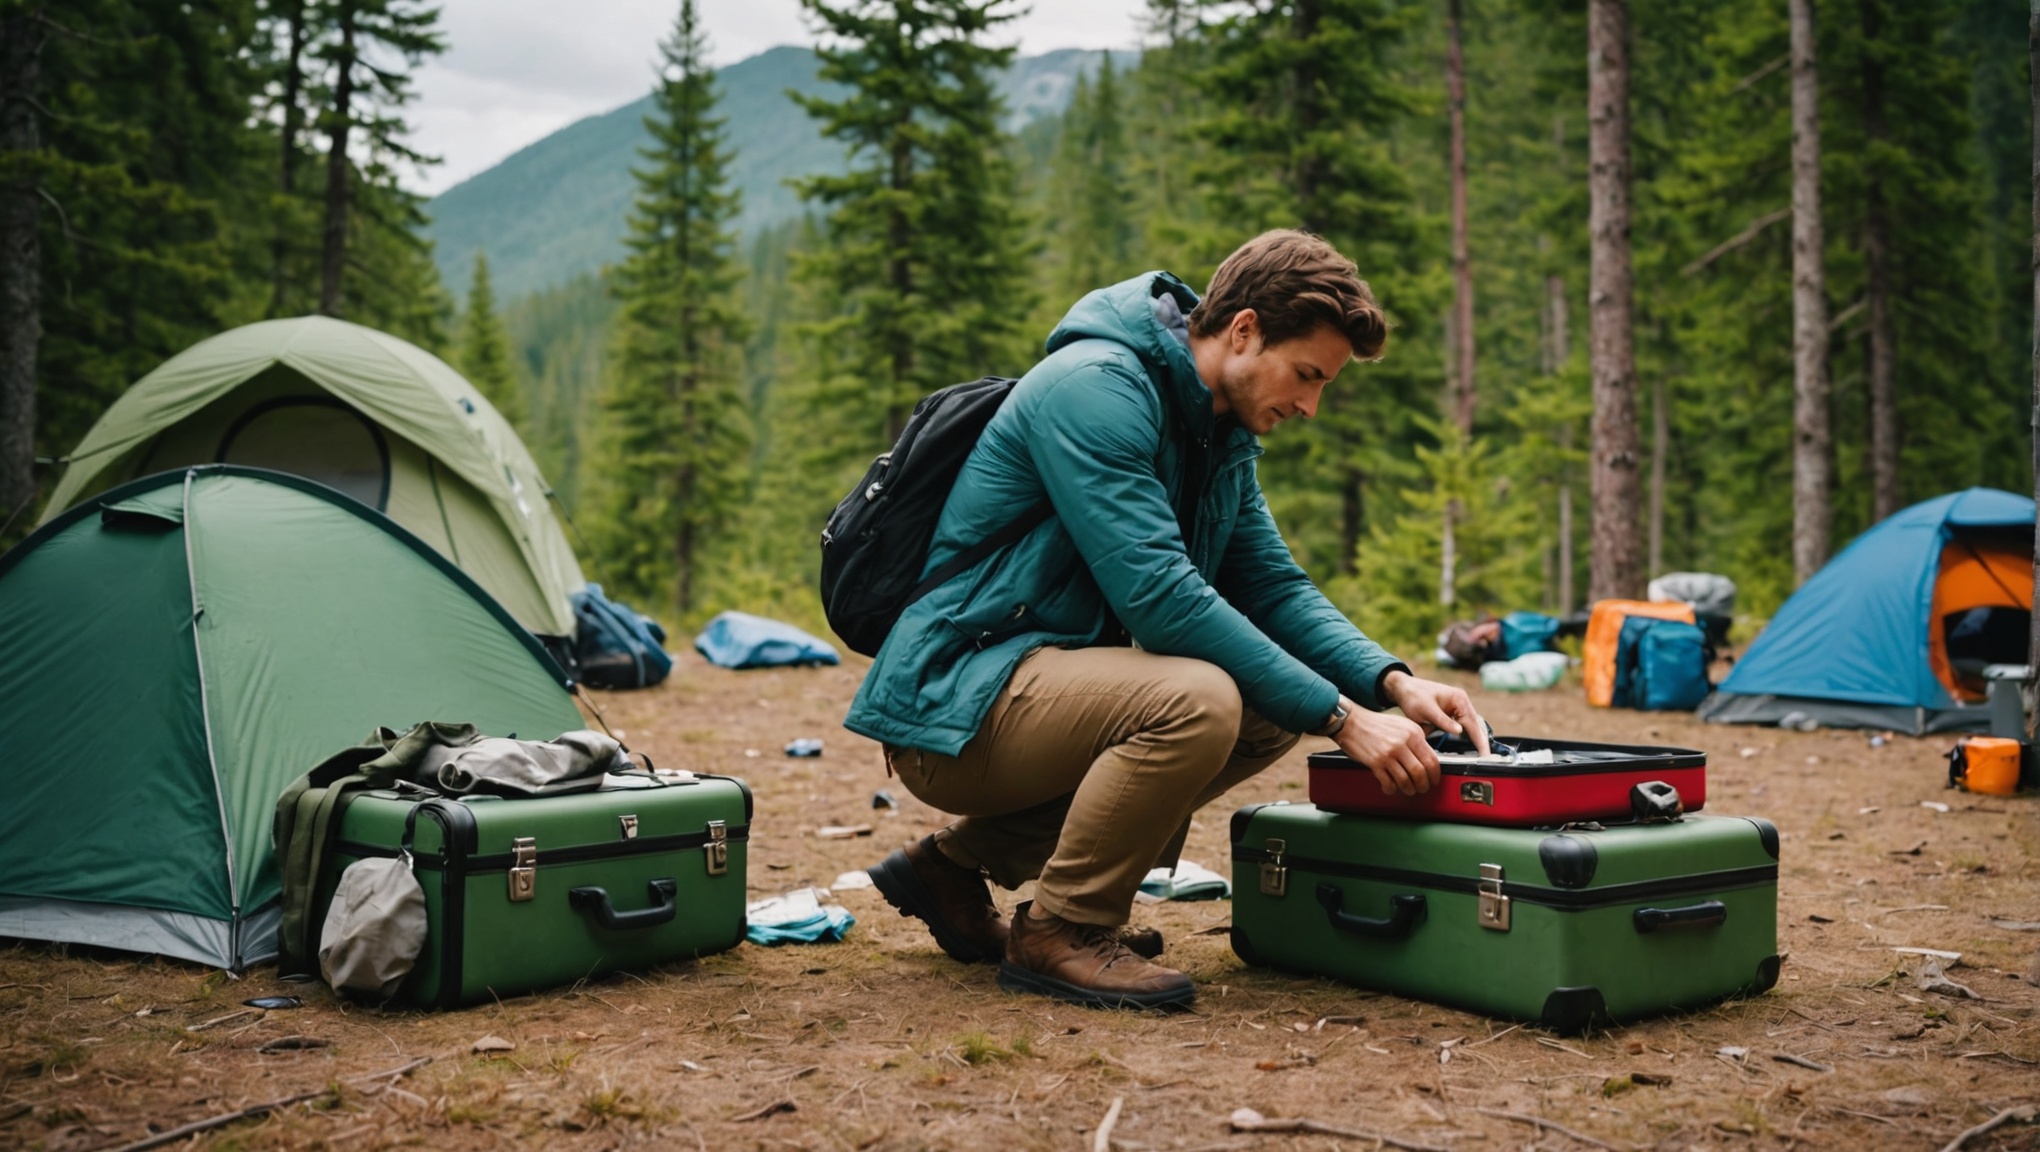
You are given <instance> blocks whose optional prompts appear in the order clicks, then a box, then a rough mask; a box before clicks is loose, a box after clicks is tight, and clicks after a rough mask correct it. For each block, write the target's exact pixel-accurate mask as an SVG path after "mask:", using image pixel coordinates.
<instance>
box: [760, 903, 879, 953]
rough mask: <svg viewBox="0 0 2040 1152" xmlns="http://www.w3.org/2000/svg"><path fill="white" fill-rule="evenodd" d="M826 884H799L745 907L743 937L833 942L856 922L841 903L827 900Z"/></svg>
mask: <svg viewBox="0 0 2040 1152" xmlns="http://www.w3.org/2000/svg"><path fill="white" fill-rule="evenodd" d="M825 895H827V889H823V888H796V889H794V890H793V891H791V892H788V893H787V894H786V895H784V896H770V897H767V898H766V899H763V900H755V901H753V902H751V903H750V904H748V905H746V906H745V908H744V920H745V923H746V924H747V925H748V927H747V928H746V929H745V931H744V938H745V939H747V940H749V941H750V942H751V943H753V944H763V945H765V946H766V947H768V948H770V947H777V946H778V945H781V944H833V943H835V942H836V941H838V940H841V939H842V938H843V937H844V936H845V935H846V934H848V933H849V931H850V929H851V927H852V926H853V925H855V924H856V923H857V918H856V917H855V916H852V915H850V910H849V909H848V908H845V907H843V906H842V905H840V904H824V903H822V897H823V896H825Z"/></svg>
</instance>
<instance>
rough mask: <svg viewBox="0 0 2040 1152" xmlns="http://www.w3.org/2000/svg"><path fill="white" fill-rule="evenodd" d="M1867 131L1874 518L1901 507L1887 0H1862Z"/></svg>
mask: <svg viewBox="0 0 2040 1152" xmlns="http://www.w3.org/2000/svg"><path fill="white" fill-rule="evenodd" d="M1861 4H1862V7H1861V12H1862V17H1863V136H1864V138H1865V139H1866V140H1867V141H1868V142H1869V144H1870V145H1871V148H1872V152H1871V160H1870V163H1868V164H1866V165H1865V166H1864V170H1863V178H1864V188H1863V196H1864V201H1865V203H1864V211H1863V263H1864V274H1865V278H1866V279H1867V280H1868V281H1869V283H1868V284H1867V286H1866V291H1867V294H1868V297H1869V313H1870V364H1869V368H1870V506H1871V512H1872V515H1873V517H1874V518H1875V519H1877V520H1882V519H1884V518H1885V517H1886V516H1889V515H1891V514H1892V513H1893V512H1896V511H1898V508H1899V502H1900V499H1901V497H1900V495H1899V492H1900V489H1899V482H1898V380H1897V356H1898V333H1897V332H1896V330H1895V329H1894V327H1893V324H1892V319H1891V217H1890V215H1889V210H1888V209H1887V208H1886V206H1885V202H1884V166H1883V165H1882V164H1881V163H1879V162H1878V160H1877V159H1876V154H1875V151H1874V149H1875V148H1876V146H1877V145H1879V144H1882V143H1884V142H1885V140H1886V138H1887V136H1888V134H1889V130H1888V128H1887V127H1886V124H1885V120H1884V60H1883V58H1882V57H1881V56H1880V55H1879V53H1880V52H1882V51H1883V43H1882V41H1881V39H1880V34H1881V33H1882V31H1883V23H1884V12H1883V5H1884V0H1861Z"/></svg>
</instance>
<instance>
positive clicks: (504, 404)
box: [460, 252, 530, 433]
mask: <svg viewBox="0 0 2040 1152" xmlns="http://www.w3.org/2000/svg"><path fill="white" fill-rule="evenodd" d="M460 371H461V375H463V376H466V377H467V378H468V382H469V383H471V384H473V385H474V386H475V387H476V388H477V389H480V391H481V393H482V395H483V396H485V397H487V398H488V401H489V403H490V404H493V405H495V407H496V411H498V412H500V413H502V414H503V419H505V420H508V421H509V422H510V426H511V427H512V428H515V429H517V430H518V431H519V432H520V433H522V432H523V431H525V430H526V429H527V428H528V427H529V426H530V420H529V418H528V417H527V416H526V414H525V410H524V389H523V388H522V387H521V386H520V385H519V384H518V381H517V377H516V375H515V374H514V373H512V371H511V368H510V338H509V337H508V336H507V335H505V334H504V332H503V319H502V317H500V316H498V315H497V314H496V289H495V286H494V285H492V284H491V283H490V282H489V258H488V257H487V256H485V255H483V254H481V253H479V252H477V253H476V254H475V276H474V280H473V281H472V282H471V283H470V285H469V287H468V298H467V311H466V312H465V313H463V314H462V316H461V318H460Z"/></svg>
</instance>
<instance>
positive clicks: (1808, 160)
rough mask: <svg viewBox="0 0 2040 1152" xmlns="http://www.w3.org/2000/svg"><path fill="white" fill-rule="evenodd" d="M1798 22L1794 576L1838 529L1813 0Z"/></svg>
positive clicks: (1803, 4)
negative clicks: (1835, 522) (1834, 502)
mask: <svg viewBox="0 0 2040 1152" xmlns="http://www.w3.org/2000/svg"><path fill="white" fill-rule="evenodd" d="M1787 4H1788V6H1789V9H1790V12H1791V22H1792V575H1793V584H1794V586H1795V587H1796V586H1798V585H1802V584H1805V583H1806V582H1807V581H1808V580H1810V579H1812V578H1813V574H1814V573H1815V572H1818V571H1820V568H1821V565H1823V564H1825V563H1827V548H1828V536H1829V532H1830V529H1831V526H1832V522H1833V516H1834V510H1833V505H1832V489H1833V486H1834V475H1833V471H1834V468H1833V464H1832V462H1831V461H1832V456H1833V447H1834V445H1833V430H1832V425H1831V419H1830V415H1829V412H1828V408H1829V404H1828V363H1827V359H1828V358H1827V342H1828V323H1827V273H1826V269H1825V267H1824V264H1823V261H1822V255H1823V253H1822V243H1823V242H1822V238H1821V218H1820V76H1819V72H1818V70H1817V68H1816V66H1815V61H1814V16H1813V0H1787Z"/></svg>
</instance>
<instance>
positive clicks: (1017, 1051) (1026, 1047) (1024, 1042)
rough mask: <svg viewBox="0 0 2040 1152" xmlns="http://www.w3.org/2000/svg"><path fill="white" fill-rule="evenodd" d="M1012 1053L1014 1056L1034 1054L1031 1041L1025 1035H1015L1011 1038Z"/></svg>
mask: <svg viewBox="0 0 2040 1152" xmlns="http://www.w3.org/2000/svg"><path fill="white" fill-rule="evenodd" d="M1013 1055H1015V1056H1032V1055H1034V1044H1033V1042H1032V1041H1030V1040H1028V1039H1027V1037H1025V1036H1015V1037H1014V1038H1013Z"/></svg>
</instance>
